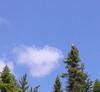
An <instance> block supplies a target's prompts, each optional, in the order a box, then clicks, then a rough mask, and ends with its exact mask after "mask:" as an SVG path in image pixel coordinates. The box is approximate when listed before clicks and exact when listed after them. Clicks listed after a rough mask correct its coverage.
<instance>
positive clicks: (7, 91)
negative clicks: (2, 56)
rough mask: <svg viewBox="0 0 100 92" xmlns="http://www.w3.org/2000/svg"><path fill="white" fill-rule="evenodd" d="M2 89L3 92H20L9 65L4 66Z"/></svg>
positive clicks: (0, 80) (1, 80)
mask: <svg viewBox="0 0 100 92" xmlns="http://www.w3.org/2000/svg"><path fill="white" fill-rule="evenodd" d="M0 89H1V92H18V88H17V83H16V80H15V77H14V75H13V74H12V73H11V72H10V69H9V67H8V66H7V65H6V66H5V67H4V69H3V71H2V73H1V76H0Z"/></svg>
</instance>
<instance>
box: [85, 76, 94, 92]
mask: <svg viewBox="0 0 100 92" xmlns="http://www.w3.org/2000/svg"><path fill="white" fill-rule="evenodd" d="M92 90H93V82H92V81H91V80H90V79H89V78H87V80H86V92H92Z"/></svg>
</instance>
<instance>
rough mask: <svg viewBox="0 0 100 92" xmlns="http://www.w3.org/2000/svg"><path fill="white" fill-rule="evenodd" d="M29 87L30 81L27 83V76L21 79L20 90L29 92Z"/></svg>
mask: <svg viewBox="0 0 100 92" xmlns="http://www.w3.org/2000/svg"><path fill="white" fill-rule="evenodd" d="M28 88H29V86H28V81H27V75H26V74H25V75H23V76H22V77H21V79H20V80H19V89H20V92H27V90H28Z"/></svg>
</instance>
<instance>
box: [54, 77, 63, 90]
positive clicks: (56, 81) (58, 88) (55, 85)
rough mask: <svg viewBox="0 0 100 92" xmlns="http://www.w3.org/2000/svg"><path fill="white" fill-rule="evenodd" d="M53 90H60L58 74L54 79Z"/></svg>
mask: <svg viewBox="0 0 100 92" xmlns="http://www.w3.org/2000/svg"><path fill="white" fill-rule="evenodd" d="M53 92H62V89H61V81H60V78H59V77H58V76H57V78H56V80H55V84H54V90H53Z"/></svg>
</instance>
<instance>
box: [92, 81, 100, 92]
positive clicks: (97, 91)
mask: <svg viewBox="0 0 100 92" xmlns="http://www.w3.org/2000/svg"><path fill="white" fill-rule="evenodd" d="M93 92H100V81H99V80H97V79H96V80H95V83H94V86H93Z"/></svg>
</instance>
